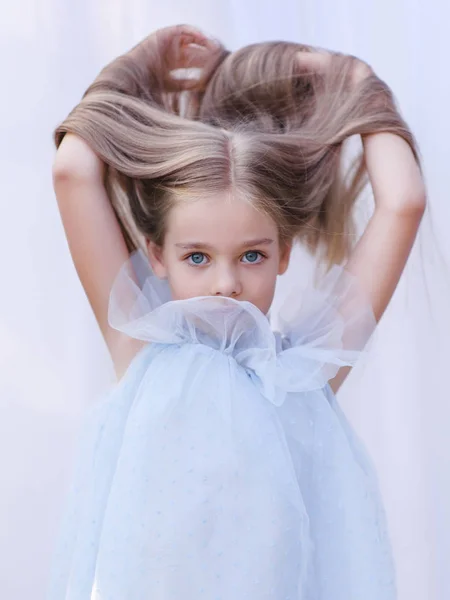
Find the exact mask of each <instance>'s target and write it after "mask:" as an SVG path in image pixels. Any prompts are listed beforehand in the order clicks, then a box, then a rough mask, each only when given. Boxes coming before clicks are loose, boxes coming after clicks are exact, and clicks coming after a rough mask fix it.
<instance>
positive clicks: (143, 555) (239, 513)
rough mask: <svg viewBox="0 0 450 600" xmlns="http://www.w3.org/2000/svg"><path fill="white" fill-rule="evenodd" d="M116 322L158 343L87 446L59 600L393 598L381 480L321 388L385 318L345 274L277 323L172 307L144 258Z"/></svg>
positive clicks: (126, 379)
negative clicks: (376, 316)
mask: <svg viewBox="0 0 450 600" xmlns="http://www.w3.org/2000/svg"><path fill="white" fill-rule="evenodd" d="M110 322H111V324H112V325H113V326H114V327H116V328H117V329H119V330H121V331H123V332H126V333H127V334H128V335H130V336H132V337H135V338H138V339H141V340H144V341H145V342H149V343H148V344H146V345H144V347H143V349H142V350H141V351H140V352H139V353H138V355H137V356H136V357H135V359H134V360H133V362H132V363H131V365H130V366H129V368H128V370H127V372H126V373H125V375H124V376H123V378H122V379H121V381H120V382H119V383H118V384H117V385H116V386H115V387H114V389H112V390H111V391H110V392H109V393H108V394H107V395H106V397H105V398H104V399H103V400H102V402H100V403H99V404H98V405H97V406H96V407H95V410H94V411H93V412H92V414H91V415H90V417H89V420H88V425H87V427H86V429H85V431H84V438H83V443H82V446H81V448H82V449H81V453H80V458H79V461H78V467H77V471H76V474H75V479H74V486H73V490H72V492H71V496H70V502H69V506H68V510H67V514H66V518H65V521H64V524H63V528H62V534H61V542H60V544H59V546H58V551H57V553H56V557H55V562H54V569H53V577H52V581H51V589H50V594H49V598H50V599H51V600H203V599H204V600H393V599H394V598H395V596H396V595H395V583H394V569H393V564H392V556H391V551H390V545H389V540H388V536H387V530H386V523H385V516H384V511H383V507H382V503H381V500H380V496H379V492H378V485H377V480H376V475H375V473H374V470H373V467H372V465H371V463H370V460H369V459H368V457H367V455H366V452H365V450H364V448H363V447H362V445H361V443H360V441H359V440H358V439H357V437H356V436H355V434H354V433H353V431H352V429H351V428H350V426H349V424H348V422H347V420H346V419H345V417H344V415H343V413H342V412H341V410H340V409H339V407H338V405H337V404H336V401H335V398H334V396H333V394H332V392H331V390H330V388H329V386H328V383H327V382H328V381H329V379H330V378H332V377H333V376H334V375H335V374H336V372H337V370H338V368H339V367H340V366H343V365H351V364H353V363H354V361H355V360H356V358H357V357H358V355H359V353H360V351H361V349H362V348H363V347H364V345H365V343H366V342H367V339H368V337H369V336H370V334H371V332H372V329H373V326H374V320H373V316H372V314H371V311H370V309H369V305H368V303H366V302H365V301H364V299H363V298H362V295H361V294H360V293H359V292H358V291H357V286H356V283H355V282H354V281H353V280H352V278H351V276H350V275H348V274H347V273H346V272H345V271H344V270H343V269H340V268H337V267H336V268H334V269H333V270H332V271H331V272H330V273H329V274H328V275H327V276H326V277H325V279H324V280H323V281H322V284H321V286H320V288H319V289H311V290H309V291H307V292H305V293H304V294H302V296H301V297H299V296H297V297H296V298H295V299H294V301H292V299H290V300H288V302H287V304H286V306H285V309H284V310H283V311H282V312H281V317H280V322H281V332H280V333H277V334H276V333H274V332H273V331H272V330H271V327H270V323H269V320H268V318H267V317H266V316H265V315H264V314H263V313H261V312H260V311H259V310H258V309H257V308H256V307H255V306H253V305H252V304H250V303H248V302H238V301H235V300H232V299H222V298H194V299H190V300H183V301H170V298H169V296H168V290H167V285H166V282H163V281H160V280H158V279H157V278H156V277H154V276H153V275H152V273H151V271H150V268H149V265H148V262H147V260H146V258H145V256H144V255H143V254H142V253H135V254H134V255H133V257H132V258H131V259H130V261H129V262H128V263H127V264H126V265H125V266H124V267H123V269H122V270H121V272H120V274H119V275H118V277H117V280H116V282H115V285H114V288H113V290H112V293H111V301H110Z"/></svg>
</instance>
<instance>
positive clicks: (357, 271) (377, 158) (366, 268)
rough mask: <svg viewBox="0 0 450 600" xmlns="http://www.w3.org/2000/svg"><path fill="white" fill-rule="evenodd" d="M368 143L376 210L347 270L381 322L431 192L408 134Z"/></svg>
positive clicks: (375, 136)
mask: <svg viewBox="0 0 450 600" xmlns="http://www.w3.org/2000/svg"><path fill="white" fill-rule="evenodd" d="M363 143H364V152H365V161H366V166H367V171H368V173H369V178H370V183H371V185H372V189H373V193H374V198H375V211H374V214H373V216H372V218H371V220H370V222H369V223H368V225H367V228H366V230H365V232H364V234H363V235H362V237H361V239H360V240H359V242H358V244H357V245H356V247H355V249H354V250H353V252H352V254H351V256H350V258H349V261H348V263H347V270H348V271H350V272H351V273H352V274H354V275H355V276H356V277H357V279H358V282H359V284H360V286H361V288H362V289H363V291H364V292H366V294H367V296H368V298H369V299H370V301H371V304H372V308H373V312H374V314H375V318H376V319H377V320H379V319H380V318H381V316H382V315H383V313H384V311H385V309H386V307H387V305H388V304H389V301H390V300H391V298H392V295H393V293H394V291H395V288H396V286H397V284H398V282H399V279H400V276H401V274H402V272H403V269H404V267H405V264H406V261H407V259H408V256H409V253H410V251H411V248H412V246H413V243H414V240H415V238H416V234H417V230H418V228H419V225H420V221H421V219H422V216H423V214H424V211H425V205H426V192H425V186H424V182H423V179H422V175H421V172H420V168H419V166H418V164H417V162H416V159H415V157H414V154H413V152H412V150H411V148H410V146H409V145H408V144H407V142H405V141H404V140H403V139H402V138H400V137H398V136H396V135H394V134H392V133H376V134H373V135H369V136H367V137H365V138H363Z"/></svg>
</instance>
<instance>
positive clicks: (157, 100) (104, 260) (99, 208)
mask: <svg viewBox="0 0 450 600" xmlns="http://www.w3.org/2000/svg"><path fill="white" fill-rule="evenodd" d="M225 54H226V51H225V50H224V48H223V47H222V46H220V45H219V44H217V43H216V42H214V41H211V40H209V39H208V38H206V37H205V36H204V35H203V34H201V32H199V31H197V30H196V29H193V28H192V27H187V26H176V27H168V28H165V29H162V30H158V31H157V32H155V33H154V34H152V35H150V36H148V37H147V38H146V39H145V40H143V42H141V43H140V44H139V45H137V46H135V47H134V48H133V49H132V50H130V52H128V53H127V54H125V55H123V56H121V57H119V58H117V59H116V60H114V61H113V62H112V63H110V64H109V65H107V66H106V67H105V68H104V69H103V70H102V71H101V73H100V74H99V76H98V77H97V79H96V80H95V81H94V83H93V84H92V85H91V86H90V87H89V88H88V90H87V92H86V94H85V97H86V96H88V97H92V98H95V97H97V98H98V97H101V98H104V97H105V94H108V92H111V93H116V94H117V93H118V94H120V95H122V96H131V97H133V98H135V99H136V100H138V101H141V102H142V103H146V104H149V105H152V106H154V107H155V108H157V109H158V110H162V109H163V108H164V107H166V108H167V109H170V107H171V106H172V104H176V103H177V102H176V100H175V97H177V94H178V93H179V92H183V91H186V90H191V91H192V92H193V93H194V94H195V93H197V92H201V91H202V90H203V87H204V85H205V84H206V82H207V80H208V78H209V77H210V76H211V73H212V72H213V70H214V67H215V65H216V64H217V63H218V62H220V60H222V59H223V57H224V56H225ZM189 67H194V68H196V69H197V70H198V71H199V74H198V77H197V78H196V79H192V78H188V79H180V78H177V77H176V76H175V73H176V70H177V69H186V68H189ZM169 96H170V98H171V100H170V101H169V100H167V102H165V101H164V102H163V99H164V98H165V99H167V98H168V97H169ZM166 104H167V106H166ZM77 109H78V110H79V107H75V109H74V110H73V111H72V113H71V115H70V116H69V118H68V119H66V121H65V122H64V123H62V124H61V126H60V127H58V129H57V131H56V141H57V144H58V150H57V153H56V157H55V161H54V166H53V181H54V188H55V193H56V197H57V201H58V207H59V210H60V213H61V218H62V222H63V225H64V229H65V233H66V236H67V240H68V244H69V249H70V252H71V255H72V258H73V261H74V264H75V267H76V270H77V273H78V275H79V278H80V281H81V283H82V285H83V288H84V290H85V292H86V295H87V297H88V299H89V302H90V304H91V306H92V309H93V312H94V315H95V317H96V320H97V322H98V325H99V327H100V330H101V332H102V334H103V337H104V339H105V341H106V344H107V346H108V349H109V351H110V354H111V357H112V359H113V362H114V365H115V368H116V371H117V373H118V374H120V373H122V372H123V370H124V369H125V368H126V367H127V365H128V363H129V361H130V359H131V358H132V357H133V356H134V354H135V353H136V350H137V349H138V348H139V347H140V345H141V344H140V342H138V341H136V340H132V339H131V338H127V337H126V336H125V335H124V334H120V333H119V332H117V331H116V330H114V329H112V328H111V327H110V326H109V324H108V305H109V295H110V291H111V286H112V284H113V281H114V278H115V276H116V275H117V273H118V271H119V269H120V267H121V266H122V265H123V263H124V262H125V260H126V259H127V258H128V256H129V252H128V246H127V244H126V242H125V239H124V235H123V233H122V228H121V226H120V224H119V221H118V219H117V217H116V212H115V211H114V209H113V207H112V204H111V198H110V197H109V196H108V193H107V187H106V186H105V182H106V179H105V177H107V176H108V173H107V171H106V168H105V167H106V166H105V164H104V163H103V162H102V160H101V159H100V158H99V156H98V155H97V154H96V153H95V152H94V151H93V150H92V147H93V145H92V144H91V145H90V144H88V143H87V142H86V141H85V140H84V139H83V135H82V134H80V135H75V134H74V133H75V132H78V129H79V130H80V131H81V132H84V133H85V139H88V140H93V141H97V142H99V146H100V147H104V146H106V145H108V144H110V145H112V146H114V139H112V138H113V137H114V128H111V133H110V134H108V135H109V138H108V139H106V140H103V141H102V140H100V141H99V139H100V138H101V136H100V134H99V131H98V129H97V130H96V124H97V128H99V124H98V120H97V121H96V119H95V117H94V118H93V119H92V122H91V123H90V124H89V126H88V127H84V128H83V127H80V126H79V123H78V129H77V126H76V123H77V119H76V116H77ZM173 109H174V110H175V106H174V107H173ZM105 156H106V155H105ZM103 158H104V160H105V161H107V159H106V158H105V157H103ZM110 166H111V165H110ZM112 166H113V167H114V168H115V169H116V170H117V172H120V169H119V168H118V167H117V166H116V165H112ZM121 175H123V173H121ZM108 189H109V188H108Z"/></svg>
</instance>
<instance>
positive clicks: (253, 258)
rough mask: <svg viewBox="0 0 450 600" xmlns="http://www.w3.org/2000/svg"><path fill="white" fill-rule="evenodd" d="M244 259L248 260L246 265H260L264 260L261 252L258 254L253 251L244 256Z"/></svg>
mask: <svg viewBox="0 0 450 600" xmlns="http://www.w3.org/2000/svg"><path fill="white" fill-rule="evenodd" d="M244 258H246V260H245V261H244V262H246V263H258V262H261V259H262V258H263V256H262V254H261V252H256V251H254V250H253V251H251V252H246V253H245V254H244Z"/></svg>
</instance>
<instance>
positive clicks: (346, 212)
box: [55, 34, 417, 264]
mask: <svg viewBox="0 0 450 600" xmlns="http://www.w3.org/2000/svg"><path fill="white" fill-rule="evenodd" d="M153 36H155V34H153ZM149 39H151V40H153V41H151V43H149ZM155 39H157V34H156V37H151V38H147V40H144V42H142V43H141V44H140V45H139V46H137V47H136V48H135V49H134V50H133V52H132V53H129V54H127V55H124V56H121V57H119V58H117V59H116V60H114V61H113V62H112V63H110V64H109V65H107V67H105V68H104V69H103V71H102V72H101V73H100V75H99V76H98V78H97V79H96V80H95V81H94V83H93V84H92V85H91V86H90V87H89V88H88V90H87V91H86V93H85V94H84V96H83V98H82V100H81V102H80V103H79V104H78V105H77V106H76V107H75V108H74V109H73V111H72V112H71V113H70V115H69V116H68V117H67V119H66V120H65V121H64V122H63V123H62V124H61V125H60V126H59V127H58V128H57V130H56V132H55V141H56V144H57V145H59V143H60V142H61V140H62V138H63V136H64V134H65V133H66V132H71V133H75V134H77V135H79V136H80V137H82V138H83V139H84V140H85V141H86V142H87V143H88V144H89V145H90V146H91V148H92V149H93V150H94V151H95V152H96V153H97V154H98V156H99V157H100V158H101V159H102V160H103V161H104V162H105V164H106V165H107V169H106V176H105V185H106V187H107V190H108V194H109V197H110V199H111V202H112V205H113V207H114V209H115V211H116V214H117V216H118V218H119V222H120V223H121V226H122V229H123V232H124V234H125V236H126V240H127V243H128V246H129V249H130V250H132V249H133V248H135V247H137V246H138V245H140V244H141V243H142V240H143V238H150V239H152V240H153V241H155V242H156V243H158V244H162V243H163V239H164V231H165V221H166V216H167V213H168V211H169V210H170V207H171V206H172V205H173V203H176V202H182V201H187V200H189V199H194V198H200V197H213V196H214V195H216V194H218V193H220V192H224V191H231V192H232V193H233V194H235V195H239V197H241V198H243V199H246V200H248V201H250V202H252V203H253V204H254V205H255V207H257V208H259V209H261V210H263V211H264V212H265V213H267V214H268V215H269V216H271V217H272V218H273V219H274V220H275V222H276V223H277V225H278V228H279V231H280V237H281V239H284V240H289V241H292V240H293V239H295V238H297V239H300V240H302V241H303V242H305V243H306V244H307V245H308V246H309V248H310V249H311V250H312V251H318V250H321V251H322V252H323V253H324V255H325V257H326V259H327V261H328V263H330V264H331V263H333V262H341V261H342V260H343V259H344V258H345V257H346V256H347V254H348V252H349V249H350V247H351V243H352V239H353V238H352V235H351V234H352V233H353V221H352V212H353V206H354V203H355V201H356V199H357V198H358V196H359V194H360V192H361V190H362V189H363V187H364V185H365V184H366V182H367V174H366V170H365V166H364V160H363V156H362V154H360V155H358V156H357V157H356V159H355V161H354V162H353V164H352V165H351V167H350V168H349V169H348V170H347V171H345V170H344V169H343V160H342V159H343V148H344V144H345V142H346V140H348V138H349V137H351V136H354V135H369V134H372V133H376V132H380V131H384V132H392V133H395V134H397V135H399V136H401V137H402V138H403V139H405V140H406V141H407V142H408V143H409V145H410V146H411V148H412V149H413V151H414V152H415V154H416V157H417V152H416V146H415V142H414V139H413V136H412V134H411V132H410V130H409V128H408V127H407V125H406V123H405V122H404V120H403V119H402V117H401V116H400V114H399V112H398V110H397V108H396V105H395V101H394V98H393V96H392V93H391V91H390V89H389V88H388V86H387V85H386V84H385V83H384V82H382V81H381V80H380V79H379V78H378V77H376V76H375V75H374V74H371V75H369V76H368V77H366V78H364V79H363V80H362V81H361V82H360V83H355V80H354V72H355V64H356V60H355V59H354V58H352V57H349V56H343V55H339V54H331V58H330V62H329V64H328V65H327V68H326V69H325V70H322V71H320V70H314V69H311V68H310V67H309V66H308V61H306V60H303V58H307V56H308V53H310V52H311V51H314V49H313V48H311V47H308V46H304V45H300V44H296V43H291V42H267V43H260V44H253V45H250V46H247V47H245V48H242V49H240V50H238V51H236V52H232V53H230V52H228V51H227V50H226V49H225V48H224V47H223V46H221V45H219V44H218V45H217V47H216V49H215V50H212V51H210V54H209V56H208V58H207V59H206V60H205V66H204V69H203V74H202V77H201V79H200V82H197V84H196V87H194V85H193V87H192V89H190V90H189V89H188V90H186V91H182V92H180V91H165V86H166V82H167V72H166V66H165V64H164V48H163V47H161V45H159V46H158V44H157V43H155V42H154V40H155ZM166 87H167V86H166Z"/></svg>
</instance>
